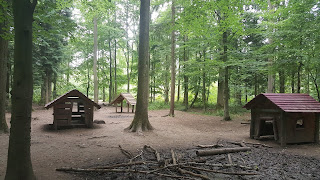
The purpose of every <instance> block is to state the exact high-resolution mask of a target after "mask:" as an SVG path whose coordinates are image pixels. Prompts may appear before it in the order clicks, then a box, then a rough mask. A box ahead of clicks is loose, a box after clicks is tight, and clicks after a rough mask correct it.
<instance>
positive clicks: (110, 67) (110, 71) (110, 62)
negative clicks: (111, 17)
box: [109, 33, 113, 103]
mask: <svg viewBox="0 0 320 180" xmlns="http://www.w3.org/2000/svg"><path fill="white" fill-rule="evenodd" d="M109 35H110V33H109ZM109 60H110V61H109V79H110V80H109V103H111V101H112V89H113V87H112V84H113V83H112V51H111V39H109Z"/></svg>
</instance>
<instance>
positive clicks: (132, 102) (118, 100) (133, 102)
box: [110, 93, 137, 113]
mask: <svg viewBox="0 0 320 180" xmlns="http://www.w3.org/2000/svg"><path fill="white" fill-rule="evenodd" d="M124 100H126V102H127V106H128V112H129V107H130V105H131V107H132V113H133V112H134V106H135V105H136V104H137V102H136V99H135V98H134V97H133V96H132V95H131V94H130V93H121V94H120V95H119V96H118V97H117V98H116V99H115V100H113V101H112V102H111V103H110V104H114V105H115V106H116V112H118V104H121V106H120V107H121V112H122V111H123V101H124Z"/></svg>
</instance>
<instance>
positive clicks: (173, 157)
mask: <svg viewBox="0 0 320 180" xmlns="http://www.w3.org/2000/svg"><path fill="white" fill-rule="evenodd" d="M171 158H172V164H173V165H176V164H177V160H176V158H175V154H174V152H173V150H172V149H171Z"/></svg>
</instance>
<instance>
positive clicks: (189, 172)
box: [178, 168, 210, 180]
mask: <svg viewBox="0 0 320 180" xmlns="http://www.w3.org/2000/svg"><path fill="white" fill-rule="evenodd" d="M178 171H179V172H180V173H181V174H189V175H191V176H194V177H198V178H202V179H207V180H210V178H209V177H208V176H205V175H202V174H197V173H194V172H191V171H187V170H184V169H181V168H178Z"/></svg>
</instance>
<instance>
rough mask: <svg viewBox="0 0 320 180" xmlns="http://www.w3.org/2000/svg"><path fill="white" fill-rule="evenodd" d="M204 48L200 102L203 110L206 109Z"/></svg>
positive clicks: (204, 51)
mask: <svg viewBox="0 0 320 180" xmlns="http://www.w3.org/2000/svg"><path fill="white" fill-rule="evenodd" d="M205 67H206V49H204V50H203V69H202V103H203V110H204V111H207V98H206V68H205Z"/></svg>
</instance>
